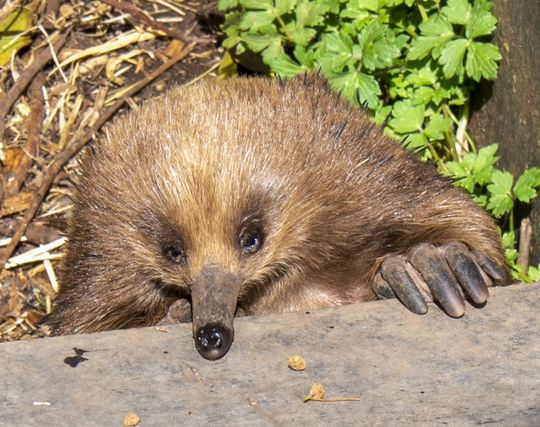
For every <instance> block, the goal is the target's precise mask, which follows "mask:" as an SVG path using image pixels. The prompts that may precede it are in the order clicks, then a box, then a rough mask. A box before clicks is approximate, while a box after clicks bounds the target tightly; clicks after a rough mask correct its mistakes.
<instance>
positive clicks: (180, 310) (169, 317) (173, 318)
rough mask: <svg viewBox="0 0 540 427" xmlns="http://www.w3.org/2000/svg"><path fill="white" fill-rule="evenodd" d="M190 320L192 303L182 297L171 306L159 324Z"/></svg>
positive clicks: (172, 323)
mask: <svg viewBox="0 0 540 427" xmlns="http://www.w3.org/2000/svg"><path fill="white" fill-rule="evenodd" d="M188 322H191V303H190V302H189V301H188V300H187V299H183V298H180V299H177V300H176V301H175V302H173V303H172V304H171V305H170V306H169V309H168V310H167V314H166V315H165V317H163V319H161V321H160V322H159V323H158V324H157V326H165V325H174V324H176V323H188Z"/></svg>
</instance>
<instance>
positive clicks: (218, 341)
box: [195, 324, 234, 360]
mask: <svg viewBox="0 0 540 427" xmlns="http://www.w3.org/2000/svg"><path fill="white" fill-rule="evenodd" d="M233 335H234V333H233V331H232V330H231V329H229V328H226V327H225V326H223V325H220V324H209V325H206V326H203V327H201V328H199V329H197V331H196V333H195V347H196V348H197V351H198V352H199V353H200V354H201V356H202V357H204V358H205V359H208V360H216V359H219V358H221V357H223V356H225V353H227V351H229V348H231V344H232V342H233Z"/></svg>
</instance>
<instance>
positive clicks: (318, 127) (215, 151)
mask: <svg viewBox="0 0 540 427" xmlns="http://www.w3.org/2000/svg"><path fill="white" fill-rule="evenodd" d="M79 188H80V190H79V192H78V193H77V195H76V196H75V212H74V217H73V221H72V225H71V230H70V233H69V245H68V250H67V257H66V259H65V262H64V267H63V271H62V274H61V289H60V293H59V295H58V297H57V299H56V308H55V311H54V312H53V313H52V315H51V316H50V317H49V318H48V319H47V320H46V323H47V324H48V325H49V326H50V329H51V331H52V333H53V334H67V333H80V332H94V331H100V330H105V329H115V328H128V327H133V326H143V325H154V324H157V323H159V322H160V321H161V320H162V319H163V318H166V317H167V316H168V315H169V316H170V315H171V312H174V310H175V309H178V307H185V306H187V307H188V308H189V307H190V306H189V304H188V301H189V302H190V304H191V310H192V318H193V331H194V338H195V344H196V347H197V349H198V351H199V352H200V353H201V355H202V356H203V357H205V358H207V359H217V358H219V357H222V356H223V355H224V354H225V353H226V352H227V351H228V349H229V347H230V346H231V343H232V340H233V332H234V331H233V318H234V316H235V313H236V314H237V313H238V312H243V313H245V314H257V313H267V312H285V311H296V310H314V309H317V308H319V307H327V306H335V305H341V304H349V303H357V302H361V301H369V300H374V299H376V298H377V297H378V296H379V297H393V296H397V297H398V298H399V299H400V300H401V301H402V302H403V303H404V304H405V305H406V306H407V307H408V308H409V309H410V310H412V311H414V312H416V313H425V312H426V311H427V304H426V301H431V300H435V301H436V302H438V303H439V304H440V306H442V308H443V309H444V310H445V311H446V312H447V313H448V314H449V315H450V316H454V317H459V316H461V315H463V313H464V310H465V304H464V296H465V297H466V298H468V299H470V300H471V301H472V302H473V303H475V304H483V303H485V301H486V299H487V296H488V291H487V288H486V286H490V285H491V284H492V283H493V282H497V283H500V284H502V283H506V282H507V280H508V270H507V267H506V264H505V257H504V255H503V251H502V249H501V243H500V240H499V236H498V233H497V230H496V228H495V225H494V223H493V222H492V220H491V219H490V218H489V217H488V215H486V213H484V212H483V211H482V210H481V209H480V208H478V207H477V206H476V205H475V204H474V203H473V202H472V201H471V200H470V199H469V198H468V197H467V196H466V195H465V194H464V193H462V192H461V191H460V190H459V189H457V188H455V187H454V186H452V185H451V183H450V182H449V181H448V180H446V179H444V178H442V177H440V176H439V175H438V174H437V172H436V170H435V169H434V167H433V166H431V165H427V164H423V163H421V162H419V161H418V160H416V159H415V157H414V155H412V154H410V153H408V152H406V151H405V150H404V149H402V148H401V147H400V146H399V145H398V144H397V143H396V142H394V141H391V140H389V139H388V138H386V137H385V136H384V135H383V132H382V130H381V129H380V128H378V127H376V126H374V125H372V124H370V122H369V121H368V117H367V116H366V114H365V113H364V112H361V111H358V110H357V109H355V108H353V107H350V106H349V105H348V104H346V103H345V102H343V101H342V100H341V99H340V98H339V97H338V96H336V95H335V94H333V93H332V92H331V91H330V90H329V89H328V87H327V85H326V83H325V82H324V81H323V80H322V79H321V78H320V77H318V76H307V77H300V78H296V79H294V80H292V81H289V82H281V81H270V80H266V79H237V80H229V81H225V82H221V83H216V82H211V81H207V82H203V83H200V84H198V85H194V86H191V87H178V88H175V89H172V90H171V91H169V92H168V93H167V94H166V95H165V96H164V97H162V98H159V99H155V100H152V101H150V102H148V103H147V104H146V105H144V106H143V107H142V108H141V109H140V110H139V111H133V112H131V113H130V114H128V115H126V116H125V117H123V118H122V119H120V120H118V121H117V122H116V123H115V124H114V125H113V126H111V128H110V130H109V132H108V133H107V136H106V137H105V138H103V139H102V140H101V141H100V142H99V144H97V145H96V146H95V147H94V149H93V151H91V152H90V153H89V154H88V155H87V157H86V158H85V159H84V162H83V176H82V179H81V183H80V186H79ZM177 311H178V310H177ZM179 311H180V312H182V310H181V309H180V310H179ZM172 317H175V315H174V314H173V315H172ZM176 317H177V318H178V317H183V315H178V314H177V315H176ZM188 317H189V316H188Z"/></svg>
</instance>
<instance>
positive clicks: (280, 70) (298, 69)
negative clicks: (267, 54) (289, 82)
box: [269, 54, 307, 78]
mask: <svg viewBox="0 0 540 427" xmlns="http://www.w3.org/2000/svg"><path fill="white" fill-rule="evenodd" d="M269 65H270V68H271V69H272V70H273V71H274V72H275V73H276V74H277V75H278V76H280V77H285V78H290V77H294V76H296V75H297V74H300V73H303V72H305V71H306V70H307V68H306V67H303V66H301V65H299V64H297V63H296V62H294V61H293V60H292V59H291V58H289V56H287V55H286V54H283V55H281V56H280V57H279V58H277V59H274V60H273V61H272V62H270V64H269Z"/></svg>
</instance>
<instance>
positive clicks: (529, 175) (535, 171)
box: [514, 167, 540, 203]
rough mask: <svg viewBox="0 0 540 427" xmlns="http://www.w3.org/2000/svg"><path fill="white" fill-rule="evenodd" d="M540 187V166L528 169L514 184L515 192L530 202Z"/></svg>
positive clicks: (518, 197) (518, 196) (519, 198)
mask: <svg viewBox="0 0 540 427" xmlns="http://www.w3.org/2000/svg"><path fill="white" fill-rule="evenodd" d="M538 187H540V168H537V167H534V168H531V169H528V170H526V171H525V172H523V174H522V175H521V176H520V177H519V178H518V180H517V182H516V185H515V186H514V194H515V195H516V197H517V199H518V200H519V201H520V202H523V203H530V202H531V200H532V199H534V198H535V197H536V189H537V188H538Z"/></svg>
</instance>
